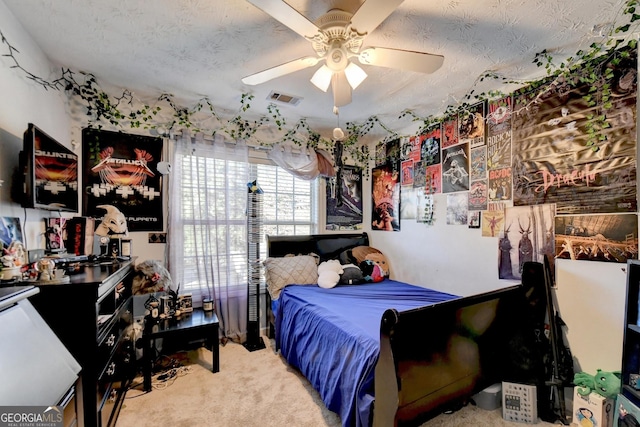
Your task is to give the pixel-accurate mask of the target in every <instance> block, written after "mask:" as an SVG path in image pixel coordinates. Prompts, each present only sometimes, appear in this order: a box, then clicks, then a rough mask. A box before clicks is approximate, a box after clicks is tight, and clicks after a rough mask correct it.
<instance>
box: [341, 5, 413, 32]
mask: <svg viewBox="0 0 640 427" xmlns="http://www.w3.org/2000/svg"><path fill="white" fill-rule="evenodd" d="M403 1H404V0H366V1H365V2H364V3H363V4H362V6H360V9H358V10H357V11H356V13H355V14H354V15H353V17H352V18H351V27H352V28H354V29H356V30H358V32H359V33H370V32H372V31H373V30H375V29H376V28H377V27H378V25H380V23H382V21H384V20H385V19H387V17H388V16H389V15H391V13H392V12H393V11H394V10H396V8H397V7H398V6H400V4H401V3H402V2H403Z"/></svg>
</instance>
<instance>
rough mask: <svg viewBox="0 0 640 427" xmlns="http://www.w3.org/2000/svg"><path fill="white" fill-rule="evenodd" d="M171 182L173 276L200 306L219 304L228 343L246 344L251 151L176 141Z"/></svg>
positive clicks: (219, 144)
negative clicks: (204, 302)
mask: <svg viewBox="0 0 640 427" xmlns="http://www.w3.org/2000/svg"><path fill="white" fill-rule="evenodd" d="M172 145H173V150H172V152H173V153H172V156H171V165H172V172H171V174H170V180H169V228H168V239H167V242H168V247H169V271H170V272H171V276H172V278H173V280H174V283H178V284H180V292H181V293H188V292H191V293H192V294H193V301H194V305H196V306H198V305H200V304H201V303H202V299H203V298H213V300H214V304H215V308H216V314H217V316H218V319H219V321H220V331H221V335H222V336H223V340H224V339H231V340H234V341H237V342H243V341H244V339H245V336H246V326H247V322H246V318H247V231H246V203H247V191H248V190H247V183H248V182H249V181H250V177H249V171H250V165H249V162H248V149H247V146H246V144H244V143H243V142H238V143H236V144H229V143H225V142H211V141H195V140H192V138H190V137H183V138H181V139H178V140H177V141H175V143H174V144H172Z"/></svg>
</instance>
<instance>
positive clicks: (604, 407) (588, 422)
mask: <svg viewBox="0 0 640 427" xmlns="http://www.w3.org/2000/svg"><path fill="white" fill-rule="evenodd" d="M613 406H614V399H610V398H606V397H604V396H601V395H599V394H598V393H591V394H589V395H588V396H582V395H580V394H579V393H578V387H575V388H574V390H573V422H572V423H571V425H572V426H575V427H613V415H614V408H613Z"/></svg>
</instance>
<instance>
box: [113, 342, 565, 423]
mask: <svg viewBox="0 0 640 427" xmlns="http://www.w3.org/2000/svg"><path fill="white" fill-rule="evenodd" d="M265 342H266V343H267V348H266V349H264V350H258V351H254V352H249V351H247V350H246V349H245V348H244V347H243V346H242V345H239V344H233V343H229V344H227V345H226V346H224V347H222V346H221V347H220V372H218V373H216V374H213V373H212V372H211V352H210V351H208V350H206V349H204V348H201V349H198V350H195V351H191V352H189V353H178V354H177V355H174V356H173V357H172V358H173V360H176V361H177V362H178V364H179V365H182V367H178V368H176V369H175V372H176V375H175V376H174V377H173V378H170V379H169V380H167V381H158V380H157V379H156V378H157V375H156V376H154V389H153V391H151V392H149V393H144V392H143V391H142V386H141V385H140V384H139V383H140V382H141V378H137V379H136V381H135V382H134V387H133V388H131V389H130V390H129V391H128V392H127V394H126V397H125V401H124V405H123V407H122V410H121V411H120V416H119V418H118V421H117V423H116V427H145V426H149V427H151V426H153V427H156V426H171V427H194V426H195V427H200V426H215V427H227V426H228V427H238V426H243V427H252V426H256V427H257V426H260V427H271V426H273V427H276V426H277V427H281V426H292V427H307V426H308V427H320V426H331V427H334V426H335V427H339V426H340V418H339V417H338V416H337V415H336V414H335V413H333V412H331V411H329V410H327V409H326V408H325V406H324V404H323V403H322V401H321V400H320V397H319V396H318V393H316V391H315V390H313V389H312V388H311V386H310V384H309V383H308V381H307V380H306V379H304V378H303V377H302V376H301V375H300V374H299V373H298V372H297V371H295V370H294V369H292V368H290V367H289V366H288V365H287V364H286V362H285V361H284V359H282V358H281V357H280V356H279V355H277V354H275V353H274V352H273V350H272V349H271V347H270V346H271V343H270V342H269V340H267V339H266V338H265ZM160 362H162V363H163V364H164V362H167V363H168V359H163V360H161V361H160ZM136 384H138V385H136ZM523 425H524V424H522V423H514V422H507V421H505V420H503V419H502V413H501V410H500V409H498V410H495V411H485V410H482V409H479V408H477V407H475V406H472V405H468V406H466V407H464V408H462V409H461V410H459V411H457V412H455V413H453V414H450V415H448V414H441V415H439V416H437V417H435V418H433V419H431V420H430V421H427V422H426V423H424V424H423V425H422V427H437V426H451V427H462V426H486V427H496V426H498V427H499V426H523ZM536 425H537V426H541V427H543V426H551V425H552V424H549V423H545V422H540V423H538V424H536Z"/></svg>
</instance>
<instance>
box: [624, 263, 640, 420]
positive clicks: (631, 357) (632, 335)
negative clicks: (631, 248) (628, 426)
mask: <svg viewBox="0 0 640 427" xmlns="http://www.w3.org/2000/svg"><path fill="white" fill-rule="evenodd" d="M638 305H640V261H639V260H636V259H630V260H628V261H627V294H626V300H625V315H624V319H625V328H624V338H623V341H622V395H623V396H625V397H626V398H628V399H629V400H630V401H631V402H632V403H633V404H634V405H636V406H639V407H640V318H639V317H638V314H639V311H638ZM636 376H637V377H636Z"/></svg>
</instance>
